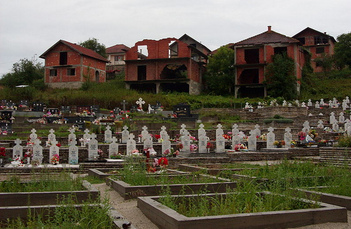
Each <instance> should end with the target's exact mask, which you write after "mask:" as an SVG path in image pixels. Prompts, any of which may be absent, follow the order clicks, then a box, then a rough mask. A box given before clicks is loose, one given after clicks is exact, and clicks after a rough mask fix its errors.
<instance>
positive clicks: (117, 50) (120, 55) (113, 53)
mask: <svg viewBox="0 0 351 229" xmlns="http://www.w3.org/2000/svg"><path fill="white" fill-rule="evenodd" d="M129 49H130V48H129V47H128V46H126V45H124V44H117V45H114V46H111V47H108V48H107V49H106V54H107V60H108V61H109V62H108V63H107V65H106V76H107V79H112V78H114V77H115V76H116V74H120V73H122V72H124V68H125V64H126V63H125V59H126V52H127V51H128V50H129Z"/></svg>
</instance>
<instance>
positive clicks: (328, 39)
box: [293, 27, 336, 72]
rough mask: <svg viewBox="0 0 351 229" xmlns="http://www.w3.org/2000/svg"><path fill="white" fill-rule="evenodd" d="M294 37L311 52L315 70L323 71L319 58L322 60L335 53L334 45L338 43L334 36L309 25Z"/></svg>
mask: <svg viewBox="0 0 351 229" xmlns="http://www.w3.org/2000/svg"><path fill="white" fill-rule="evenodd" d="M293 38H295V39H297V40H299V41H300V42H301V44H302V45H303V46H304V47H305V49H306V50H307V51H308V52H309V53H310V56H311V66H312V68H313V71H314V72H322V71H323V68H322V66H321V64H320V62H318V61H317V60H322V59H323V58H325V57H327V56H332V55H333V54H334V46H335V43H336V40H335V39H334V37H332V36H329V35H328V34H327V33H322V32H319V31H317V30H314V29H311V28H309V27H307V28H306V29H304V30H302V31H301V32H299V33H298V34H296V35H295V36H293Z"/></svg>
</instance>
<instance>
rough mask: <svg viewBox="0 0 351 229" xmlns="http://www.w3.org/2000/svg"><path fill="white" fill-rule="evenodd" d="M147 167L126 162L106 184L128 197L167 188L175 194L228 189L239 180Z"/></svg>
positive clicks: (154, 193)
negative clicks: (151, 169)
mask: <svg viewBox="0 0 351 229" xmlns="http://www.w3.org/2000/svg"><path fill="white" fill-rule="evenodd" d="M146 171H147V169H146V166H139V167H138V166H137V165H131V166H129V165H125V167H124V169H123V170H122V171H121V173H120V174H119V175H118V176H111V177H109V178H108V179H107V180H106V184H108V185H110V186H111V187H112V188H113V189H114V190H116V191H117V192H118V193H119V194H120V195H121V196H122V197H123V198H124V199H130V198H136V197H138V196H152V195H159V194H160V193H162V192H164V191H165V190H166V189H170V191H171V193H172V194H179V193H185V194H189V193H198V192H226V190H227V189H228V188H231V189H233V188H235V187H236V183H235V182H230V181H229V180H228V179H223V178H216V177H213V176H208V175H203V174H182V175H173V174H169V173H168V170H166V169H165V167H163V170H161V171H160V174H152V175H151V174H150V173H147V172H146ZM149 171H150V170H149Z"/></svg>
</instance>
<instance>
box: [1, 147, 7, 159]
mask: <svg viewBox="0 0 351 229" xmlns="http://www.w3.org/2000/svg"><path fill="white" fill-rule="evenodd" d="M5 156H6V149H5V147H1V148H0V157H1V158H4V157H5Z"/></svg>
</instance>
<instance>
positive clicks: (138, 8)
mask: <svg viewBox="0 0 351 229" xmlns="http://www.w3.org/2000/svg"><path fill="white" fill-rule="evenodd" d="M350 12H351V2H350V0H337V1H330V0H329V1H327V0H319V1H316V0H295V1H294V0H293V1H286V0H201V1H200V0H177V1H169V0H99V1H97V0H0V76H2V75H3V74H5V73H8V72H10V71H11V68H12V65H13V64H14V63H16V62H18V61H19V60H20V59H23V58H27V59H33V58H34V59H35V58H38V57H39V56H40V55H41V54H43V53H44V52H45V51H46V50H47V49H48V48H50V47H51V46H52V45H53V44H55V43H56V42H57V41H58V40H60V39H62V40H66V41H69V42H72V43H78V42H82V41H85V40H88V39H89V38H96V39H98V42H100V43H102V44H104V45H105V46H106V47H110V46H113V45H115V44H125V45H127V46H129V47H132V46H134V44H135V43H136V42H137V41H140V40H143V39H155V40H158V39H162V38H166V37H175V38H179V37H181V36H182V35H183V34H185V33H186V34H188V35H189V36H191V37H192V38H194V39H195V40H197V41H199V42H202V43H203V44H204V45H205V46H207V47H208V48H209V49H211V50H214V49H217V48H218V47H220V46H222V45H224V44H227V43H231V42H238V41H241V40H243V39H246V38H248V37H251V36H254V35H257V34H259V33H262V32H264V31H266V30H267V26H268V25H271V26H272V30H274V31H276V32H278V33H281V34H284V35H286V36H294V35H295V34H297V33H298V32H300V31H301V30H303V29H305V28H306V27H311V28H313V29H315V30H318V31H320V32H327V33H328V34H329V35H331V36H333V37H334V38H335V39H336V38H337V36H339V35H341V34H343V33H349V32H351V13H350ZM39 61H42V62H43V60H42V59H39Z"/></svg>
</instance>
